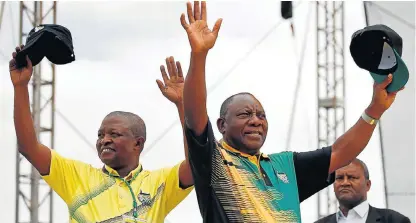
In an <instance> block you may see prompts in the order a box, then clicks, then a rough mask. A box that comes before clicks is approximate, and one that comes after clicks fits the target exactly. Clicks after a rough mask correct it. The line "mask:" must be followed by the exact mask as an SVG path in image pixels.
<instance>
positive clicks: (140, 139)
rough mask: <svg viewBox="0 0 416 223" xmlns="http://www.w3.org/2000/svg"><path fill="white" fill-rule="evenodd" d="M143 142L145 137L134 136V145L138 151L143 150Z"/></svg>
mask: <svg viewBox="0 0 416 223" xmlns="http://www.w3.org/2000/svg"><path fill="white" fill-rule="evenodd" d="M144 142H145V139H144V138H143V137H141V136H140V137H136V145H135V147H136V148H137V149H138V150H139V151H140V152H142V150H143V147H144Z"/></svg>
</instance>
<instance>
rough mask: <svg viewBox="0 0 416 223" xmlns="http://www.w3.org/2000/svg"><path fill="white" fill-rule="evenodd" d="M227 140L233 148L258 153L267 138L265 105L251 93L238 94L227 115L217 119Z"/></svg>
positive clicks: (248, 152)
mask: <svg viewBox="0 0 416 223" xmlns="http://www.w3.org/2000/svg"><path fill="white" fill-rule="evenodd" d="M217 126H218V129H219V131H220V132H221V133H222V135H223V138H224V140H225V142H227V143H228V144H229V145H230V146H232V147H233V148H235V149H237V150H239V151H241V152H244V153H247V154H252V155H253V154H257V153H258V152H259V150H260V148H261V146H262V145H263V143H264V141H265V140H266V136H267V129H268V123H267V119H266V114H265V112H264V109H263V106H262V105H261V104H260V102H259V101H258V100H257V99H256V98H255V97H253V96H251V95H237V96H235V97H234V98H233V99H232V102H231V103H230V104H229V106H228V109H227V113H226V115H225V117H222V118H219V119H218V121H217Z"/></svg>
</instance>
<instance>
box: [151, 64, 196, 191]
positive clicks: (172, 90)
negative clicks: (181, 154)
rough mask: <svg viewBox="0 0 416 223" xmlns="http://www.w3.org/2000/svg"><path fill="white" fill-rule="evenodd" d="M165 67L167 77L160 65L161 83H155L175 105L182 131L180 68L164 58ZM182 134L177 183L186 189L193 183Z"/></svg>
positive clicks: (183, 117) (182, 108) (181, 74)
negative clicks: (182, 158)
mask: <svg viewBox="0 0 416 223" xmlns="http://www.w3.org/2000/svg"><path fill="white" fill-rule="evenodd" d="M166 67H167V69H168V73H169V76H168V74H166V69H165V67H164V66H163V65H161V66H160V72H161V73H162V78H163V82H162V81H161V80H156V82H157V85H158V86H159V89H160V91H161V92H162V94H163V96H165V97H166V98H167V99H168V100H169V101H171V102H172V103H174V104H175V105H176V108H177V109H178V114H179V119H180V121H181V125H182V130H183V129H184V124H185V114H184V107H183V87H184V78H183V72H182V67H181V64H180V63H179V61H177V62H176V63H175V59H174V58H173V57H169V58H166ZM182 133H183V141H184V142H183V143H184V150H185V160H184V161H183V162H182V164H181V166H180V168H179V181H180V183H181V186H183V187H188V186H191V185H193V184H194V181H193V178H192V172H191V167H190V165H189V161H188V144H187V141H186V137H185V133H184V132H182Z"/></svg>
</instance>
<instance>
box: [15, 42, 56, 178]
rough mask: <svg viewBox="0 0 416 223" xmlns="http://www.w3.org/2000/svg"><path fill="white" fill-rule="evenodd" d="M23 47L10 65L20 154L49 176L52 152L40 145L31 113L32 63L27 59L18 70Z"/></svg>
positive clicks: (17, 49) (40, 171) (17, 48)
mask: <svg viewBox="0 0 416 223" xmlns="http://www.w3.org/2000/svg"><path fill="white" fill-rule="evenodd" d="M22 48H23V45H22V46H20V47H16V52H13V54H12V56H13V58H12V60H10V63H9V70H10V78H11V80H12V83H13V87H14V113H13V114H14V126H15V130H16V137H17V144H18V147H19V152H20V153H21V154H22V155H23V156H24V157H26V159H27V160H28V161H29V162H30V163H31V164H32V165H33V166H34V167H35V168H36V169H37V170H38V171H39V173H40V174H42V175H47V174H49V169H50V166H51V151H50V149H49V148H47V147H46V146H44V145H42V144H40V143H39V142H38V139H37V138H36V132H35V127H34V125H33V120H32V115H31V113H30V101H29V90H28V84H29V81H30V78H31V76H32V71H33V67H32V62H31V61H30V59H29V58H28V57H26V60H27V65H26V67H23V68H20V69H17V66H16V54H17V52H19V51H20V50H21V49H22Z"/></svg>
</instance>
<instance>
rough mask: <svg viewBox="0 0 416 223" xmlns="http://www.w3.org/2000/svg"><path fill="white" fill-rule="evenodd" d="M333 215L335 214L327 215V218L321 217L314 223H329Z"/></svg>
mask: <svg viewBox="0 0 416 223" xmlns="http://www.w3.org/2000/svg"><path fill="white" fill-rule="evenodd" d="M334 215H335V213H334V214H330V215H328V216H326V217H323V218H321V219H319V220H317V221H315V222H314V223H327V222H329V220H330V219H331V218H332V217H333V216H334Z"/></svg>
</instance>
